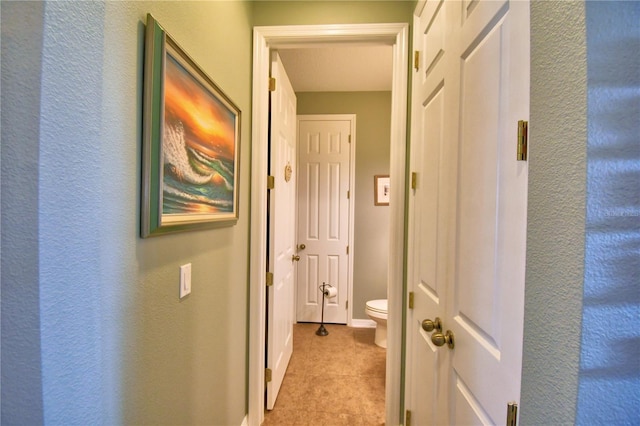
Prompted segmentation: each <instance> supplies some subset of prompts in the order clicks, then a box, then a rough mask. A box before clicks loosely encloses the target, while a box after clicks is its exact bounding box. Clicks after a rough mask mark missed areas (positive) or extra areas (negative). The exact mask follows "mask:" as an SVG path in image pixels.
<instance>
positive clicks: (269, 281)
mask: <svg viewBox="0 0 640 426" xmlns="http://www.w3.org/2000/svg"><path fill="white" fill-rule="evenodd" d="M266 281H267V287H271V286H272V285H273V272H267V279H266Z"/></svg>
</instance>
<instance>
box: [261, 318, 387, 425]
mask: <svg viewBox="0 0 640 426" xmlns="http://www.w3.org/2000/svg"><path fill="white" fill-rule="evenodd" d="M325 327H326V328H327V330H328V331H329V335H328V336H324V337H320V336H316V334H315V332H316V330H317V329H318V324H295V325H294V332H293V342H294V343H293V356H292V357H291V362H290V363H289V367H288V369H287V373H286V375H285V378H284V381H283V382H282V387H281V388H280V393H279V394H278V399H277V400H276V405H275V407H274V409H273V410H272V411H267V412H266V413H265V421H264V423H263V424H264V425H265V426H272V425H277V426H281V425H282V426H285V425H296V426H298V425H307V426H320V425H327V426H334V425H363V426H364V425H367V426H369V425H384V421H385V402H384V393H385V387H384V381H385V359H386V351H385V350H384V349H382V348H380V347H378V346H376V345H375V344H374V342H373V340H374V332H375V330H374V329H368V328H349V327H347V326H344V325H333V324H328V325H326V326H325Z"/></svg>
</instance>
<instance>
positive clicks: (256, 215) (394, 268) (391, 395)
mask: <svg viewBox="0 0 640 426" xmlns="http://www.w3.org/2000/svg"><path fill="white" fill-rule="evenodd" d="M253 34H254V36H253V90H252V93H253V95H252V96H253V102H252V144H251V151H252V154H251V158H252V163H251V169H252V173H251V188H252V191H251V218H250V220H251V235H250V239H251V247H250V258H251V261H250V271H249V275H250V277H249V278H250V283H249V305H250V309H249V384H248V386H249V395H248V399H249V404H248V408H249V413H248V416H247V418H248V423H249V425H251V426H253V425H256V426H257V425H259V424H261V423H262V420H263V418H264V374H265V372H264V358H265V324H264V321H265V318H266V317H265V300H266V288H265V270H266V253H265V251H266V229H267V224H266V191H267V190H266V184H267V182H266V181H267V162H266V159H267V141H268V130H267V129H268V119H267V117H268V112H269V111H268V76H269V62H270V60H269V50H270V49H272V48H278V47H292V46H296V47H317V46H318V45H331V44H336V43H337V44H345V43H346V44H348V43H367V44H386V45H392V46H393V55H392V61H393V82H392V101H391V135H390V141H391V155H390V175H391V177H392V179H391V205H390V236H389V237H390V238H389V239H390V249H389V253H390V258H389V297H388V303H389V307H388V309H389V318H388V321H387V330H388V339H387V369H386V371H387V377H386V413H387V421H386V423H387V424H399V423H400V422H401V420H400V419H401V417H400V394H401V389H400V388H401V359H402V358H401V353H402V352H401V351H402V342H401V340H402V319H401V318H402V310H403V302H402V301H403V288H402V287H403V285H402V283H403V279H404V277H403V267H404V248H405V243H404V194H405V180H404V179H403V178H402V177H403V176H405V147H406V99H407V80H406V76H407V72H408V70H407V64H408V51H407V48H408V34H409V27H408V25H407V24H386V23H383V24H348V25H342V24H338V25H301V26H295V25H294V26H275V27H255V28H254V33H253ZM394 176H397V177H398V178H395V179H394V178H393V177H394Z"/></svg>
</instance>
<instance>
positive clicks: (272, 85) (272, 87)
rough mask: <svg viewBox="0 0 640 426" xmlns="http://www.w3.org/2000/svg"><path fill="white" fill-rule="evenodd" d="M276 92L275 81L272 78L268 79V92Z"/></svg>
mask: <svg viewBox="0 0 640 426" xmlns="http://www.w3.org/2000/svg"><path fill="white" fill-rule="evenodd" d="M275 90H276V79H275V78H273V77H269V91H270V92H275Z"/></svg>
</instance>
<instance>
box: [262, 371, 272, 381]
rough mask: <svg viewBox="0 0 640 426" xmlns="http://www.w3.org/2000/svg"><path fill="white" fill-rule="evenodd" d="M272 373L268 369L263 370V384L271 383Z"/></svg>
mask: <svg viewBox="0 0 640 426" xmlns="http://www.w3.org/2000/svg"><path fill="white" fill-rule="evenodd" d="M271 376H272V372H271V369H270V368H267V369H265V370H264V381H265V383H269V382H270V381H271V378H272V377H271Z"/></svg>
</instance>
